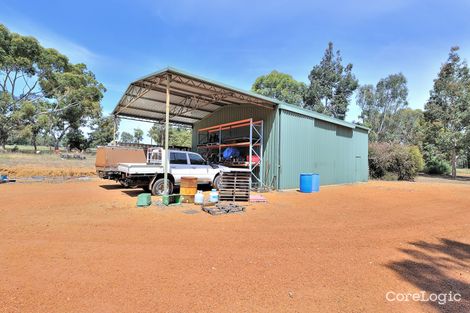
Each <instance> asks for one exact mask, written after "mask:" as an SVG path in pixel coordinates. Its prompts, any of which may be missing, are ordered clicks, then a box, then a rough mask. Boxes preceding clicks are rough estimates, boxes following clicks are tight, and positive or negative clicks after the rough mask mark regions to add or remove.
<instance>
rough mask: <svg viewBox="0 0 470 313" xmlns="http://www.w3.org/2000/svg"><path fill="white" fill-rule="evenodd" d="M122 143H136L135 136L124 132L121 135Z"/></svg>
mask: <svg viewBox="0 0 470 313" xmlns="http://www.w3.org/2000/svg"><path fill="white" fill-rule="evenodd" d="M121 142H123V143H132V142H134V136H132V134H129V133H128V132H122V133H121Z"/></svg>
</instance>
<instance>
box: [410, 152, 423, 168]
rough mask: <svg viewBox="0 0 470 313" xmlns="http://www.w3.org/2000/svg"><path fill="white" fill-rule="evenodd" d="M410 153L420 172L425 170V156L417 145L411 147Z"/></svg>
mask: <svg viewBox="0 0 470 313" xmlns="http://www.w3.org/2000/svg"><path fill="white" fill-rule="evenodd" d="M410 154H411V159H412V160H413V163H414V165H415V167H416V170H417V171H418V172H422V171H423V170H424V158H423V154H422V153H421V151H420V150H419V148H418V147H417V146H411V147H410Z"/></svg>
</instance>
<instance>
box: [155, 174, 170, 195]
mask: <svg viewBox="0 0 470 313" xmlns="http://www.w3.org/2000/svg"><path fill="white" fill-rule="evenodd" d="M167 181H168V190H167V191H168V192H167V194H169V195H171V194H172V193H173V183H172V182H171V181H170V180H169V179H168V180H167ZM164 185H165V179H164V178H160V179H157V180H156V181H155V183H153V185H152V194H153V195H154V196H161V195H163V194H165V192H164V191H165V190H164Z"/></svg>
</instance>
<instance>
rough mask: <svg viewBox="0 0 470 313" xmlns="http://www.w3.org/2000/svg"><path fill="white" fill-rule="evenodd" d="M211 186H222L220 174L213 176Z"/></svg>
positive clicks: (216, 187) (217, 187)
mask: <svg viewBox="0 0 470 313" xmlns="http://www.w3.org/2000/svg"><path fill="white" fill-rule="evenodd" d="M212 187H214V188H215V189H217V190H219V189H220V187H222V176H221V175H217V176H216V177H215V178H214V182H213V183H212Z"/></svg>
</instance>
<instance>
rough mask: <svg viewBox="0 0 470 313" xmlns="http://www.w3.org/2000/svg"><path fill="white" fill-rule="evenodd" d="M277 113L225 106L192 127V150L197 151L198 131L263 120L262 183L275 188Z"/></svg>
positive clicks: (277, 140) (256, 108)
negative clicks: (246, 120) (223, 125)
mask: <svg viewBox="0 0 470 313" xmlns="http://www.w3.org/2000/svg"><path fill="white" fill-rule="evenodd" d="M278 112H279V110H277V109H276V108H275V109H266V108H262V107H258V106H253V105H233V106H226V107H223V108H221V109H219V110H218V111H215V112H214V113H212V114H210V115H209V116H207V117H206V118H204V119H203V120H201V121H199V122H198V123H196V124H194V127H193V138H192V139H193V140H192V142H193V150H194V151H197V147H196V145H197V141H198V135H197V134H198V132H197V130H198V129H201V128H205V127H210V126H214V125H218V124H222V123H229V122H233V121H238V120H243V119H247V118H253V120H254V121H258V120H263V124H264V129H263V132H264V143H263V145H264V151H263V154H264V155H263V168H264V175H263V181H264V183H265V184H266V185H269V186H270V185H271V184H274V186H273V187H276V188H277V177H278V176H277V175H278V173H277V165H278V164H279V163H278V162H279V161H278V155H279V151H278V150H277V149H278V147H279V132H278V126H279V125H278Z"/></svg>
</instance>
